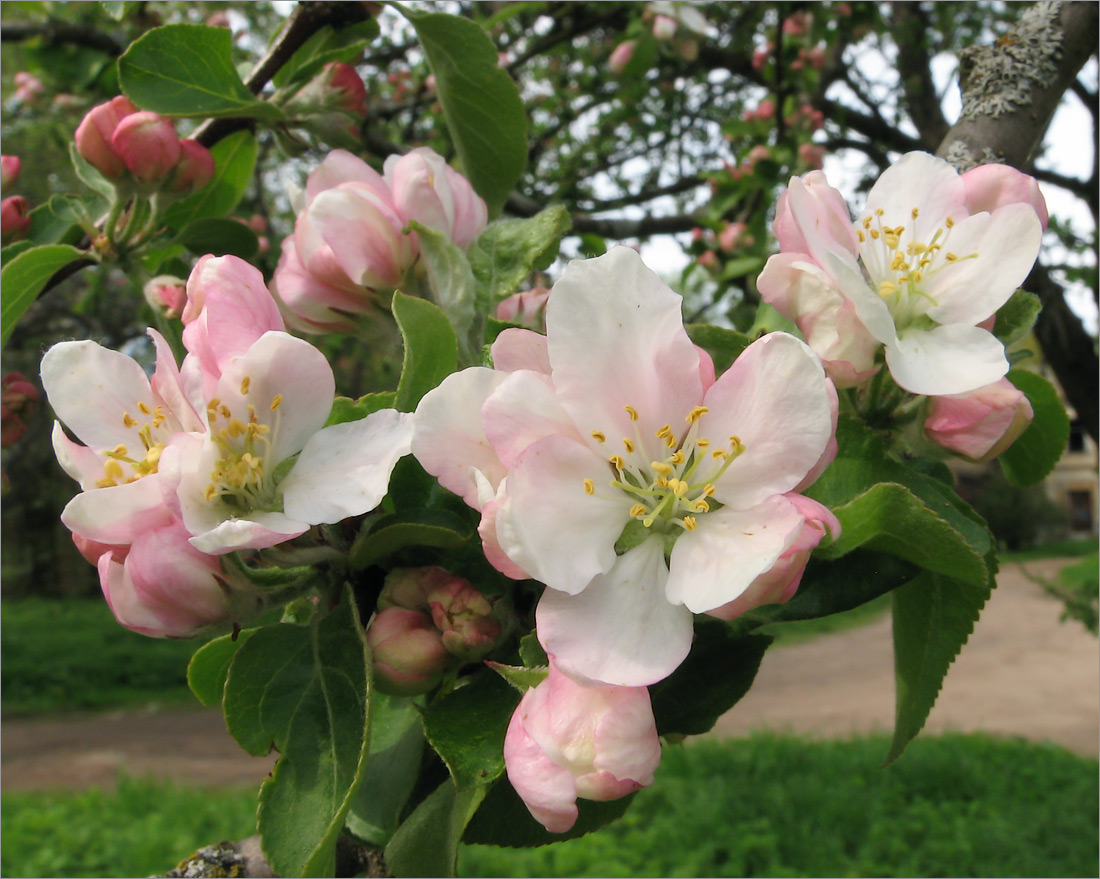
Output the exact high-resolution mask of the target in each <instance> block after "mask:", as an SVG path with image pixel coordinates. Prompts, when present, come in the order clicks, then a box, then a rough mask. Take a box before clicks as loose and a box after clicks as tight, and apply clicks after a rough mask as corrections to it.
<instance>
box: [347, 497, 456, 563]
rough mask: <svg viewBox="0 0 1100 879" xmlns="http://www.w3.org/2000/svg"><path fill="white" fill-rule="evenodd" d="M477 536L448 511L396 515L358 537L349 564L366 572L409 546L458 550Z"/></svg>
mask: <svg viewBox="0 0 1100 879" xmlns="http://www.w3.org/2000/svg"><path fill="white" fill-rule="evenodd" d="M473 536H474V532H473V529H472V528H470V526H469V525H467V524H466V523H465V522H464V521H463V520H462V519H460V518H459V517H458V516H456V515H455V514H454V513H451V512H448V511H447V510H424V509H422V510H413V511H411V512H408V513H394V514H393V515H391V516H386V517H385V518H382V519H378V520H377V521H374V522H372V523H371V530H370V532H369V533H366V534H360V535H359V537H357V538H356V540H355V543H354V544H352V547H351V551H350V552H349V553H348V564H349V565H351V567H352V568H353V569H355V570H362V569H363V568H366V567H369V566H370V565H373V564H375V563H377V562H379V561H381V560H382V559H384V558H385V557H386V556H388V555H392V554H393V553H395V552H397V551H398V550H400V549H404V548H405V547H409V546H434V547H437V548H439V549H457V548H458V547H460V546H462V545H463V544H464V543H466V541H468V540H470V539H472V538H473Z"/></svg>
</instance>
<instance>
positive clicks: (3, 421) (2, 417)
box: [0, 372, 39, 448]
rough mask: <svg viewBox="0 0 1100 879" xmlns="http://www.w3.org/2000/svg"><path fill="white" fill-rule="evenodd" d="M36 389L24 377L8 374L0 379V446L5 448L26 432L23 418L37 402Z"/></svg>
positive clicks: (18, 374) (17, 374) (14, 373)
mask: <svg viewBox="0 0 1100 879" xmlns="http://www.w3.org/2000/svg"><path fill="white" fill-rule="evenodd" d="M38 397H39V393H38V388H36V387H35V386H34V385H33V384H31V383H30V382H29V381H28V380H27V377H26V376H25V375H23V374H22V373H19V372H9V373H8V374H7V375H5V376H4V378H3V379H0V446H2V447H4V448H7V447H8V446H10V445H12V444H13V443H16V442H18V441H19V440H20V439H21V438H22V437H23V434H25V433H26V432H27V425H26V423H25V422H24V421H23V418H24V417H26V416H29V415H30V413H31V411H32V410H33V406H34V403H36V402H37V401H38Z"/></svg>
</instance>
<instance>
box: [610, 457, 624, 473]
mask: <svg viewBox="0 0 1100 879" xmlns="http://www.w3.org/2000/svg"><path fill="white" fill-rule="evenodd" d="M607 460H608V461H610V462H611V466H612V467H614V468H615V469H616V470H622V469H623V468H624V467H626V461H624V460H623V459H622V457H621V456H619V455H612V456H611V457H610V458H608V459H607Z"/></svg>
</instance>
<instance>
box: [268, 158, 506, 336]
mask: <svg viewBox="0 0 1100 879" xmlns="http://www.w3.org/2000/svg"><path fill="white" fill-rule="evenodd" d="M383 172H384V173H383V174H379V173H378V172H377V171H375V170H374V169H373V168H371V167H370V166H369V165H368V164H367V163H366V162H364V161H363V160H362V159H359V158H357V157H356V156H354V155H352V154H351V153H349V152H347V151H345V150H333V151H332V152H331V153H329V155H328V156H327V157H326V158H325V160H324V161H323V162H322V163H321V165H320V167H318V168H317V169H316V170H315V171H314V172H313V173H312V174H310V176H309V179H308V181H307V182H306V188H305V192H304V193H303V194H302V196H303V197H302V198H301V199H300V201H299V203H298V205H296V209H297V210H298V219H297V221H296V222H295V226H294V233H293V234H292V235H290V236H289V237H288V238H286V239H285V240H284V241H283V247H282V255H281V257H280V259H279V265H278V267H277V268H276V269H275V276H274V278H273V279H272V290H273V292H274V293H275V294H276V296H277V297H278V298H279V299H280V300H281V301H282V303H283V304H284V306H285V307H286V309H287V311H288V312H289V313H290V315H291V317H292V320H293V321H294V323H295V325H296V326H297V327H298V328H299V329H301V330H304V331H305V332H314V333H320V332H331V331H344V330H348V329H351V328H352V327H353V326H354V325H355V319H356V318H357V317H358V316H359V315H362V314H364V313H365V312H368V311H370V310H371V309H373V308H374V307H375V302H376V299H377V296H376V293H377V292H378V291H388V290H392V289H393V288H395V287H396V286H397V285H398V284H399V283H401V281H402V279H403V278H404V277H405V275H406V273H407V272H408V271H409V270H410V269H412V267H413V266H414V265H415V264H416V262H417V259H418V258H419V241H418V238H417V236H416V235H415V234H406V231H405V230H406V227H407V226H408V225H409V223H410V222H413V221H415V222H417V223H420V224H422V225H424V226H428V227H430V228H432V229H436V230H438V231H440V232H442V233H443V234H444V235H446V236H447V237H448V238H450V239H451V240H452V241H453V242H454V243H455V244H457V245H458V246H459V247H460V248H463V249H465V248H467V247H469V246H470V244H471V243H472V242H473V240H474V239H475V238H476V237H477V236H478V235H479V234H480V233H481V230H482V229H484V228H485V225H486V223H487V222H488V219H489V213H488V209H487V207H486V205H485V202H484V201H483V200H482V199H481V198H480V196H478V194H477V193H476V192H474V189H473V187H472V186H471V185H470V183H469V181H468V180H466V178H465V177H463V176H462V175H461V174H459V173H458V172H457V171H455V170H454V169H453V168H452V167H450V165H448V164H447V163H446V162H445V161H444V159H443V157H442V156H440V155H439V154H438V153H436V152H435V151H434V150H431V149H429V148H427V147H420V148H418V149H415V150H413V151H412V152H410V153H408V154H406V155H404V156H390V157H389V158H388V159H386V162H385V165H384V166H383Z"/></svg>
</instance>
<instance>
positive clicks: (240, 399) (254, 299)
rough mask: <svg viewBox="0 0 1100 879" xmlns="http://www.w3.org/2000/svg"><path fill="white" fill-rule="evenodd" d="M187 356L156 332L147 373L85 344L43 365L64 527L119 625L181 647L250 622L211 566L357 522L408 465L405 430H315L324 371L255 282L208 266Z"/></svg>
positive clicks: (243, 272)
mask: <svg viewBox="0 0 1100 879" xmlns="http://www.w3.org/2000/svg"><path fill="white" fill-rule="evenodd" d="M182 317H183V321H184V324H185V327H184V332H183V341H184V345H185V347H186V348H187V351H188V354H187V357H186V358H185V359H184V361H183V364H182V366H180V367H179V368H177V367H176V364H175V361H174V360H173V358H172V355H171V352H170V350H169V348H168V345H167V343H166V342H165V341H164V340H163V339H162V338H161V337H160V336H159V334H157V333H156V332H155V331H154V330H150V331H149V334H150V335H151V336H152V338H153V342H154V344H155V346H156V351H157V359H156V371H155V372H154V373H153V376H152V379H149V378H147V377H146V375H145V373H144V372H143V371H142V368H141V366H140V365H139V364H138V363H137V362H136V361H134V360H132V359H131V358H129V357H127V356H125V355H123V354H120V353H118V352H115V351H111V350H108V349H106V348H103V347H101V346H100V345H98V344H96V343H94V342H90V341H83V342H62V343H60V344H58V345H55V346H54V347H52V348H51V349H50V350H49V351H48V352H47V353H46V356H45V357H44V358H43V360H42V383H43V386H44V388H45V390H46V394H47V397H48V398H49V401H50V405H51V406H52V407H53V409H54V411H55V413H56V414H57V416H58V418H59V419H60V421H61V422H63V423H64V424H65V425H66V426H67V427H68V428H69V429H70V430H71V431H72V432H73V434H75V436H76V437H77V439H79V440H80V441H81V442H80V443H77V442H74V441H73V440H72V439H70V438H69V436H68V435H67V434H66V433H65V431H64V430H63V429H62V427H61V424H60V423H59V424H57V425H55V429H54V448H55V451H56V453H57V457H58V460H59V461H60V462H61V464H62V466H63V467H64V469H65V470H66V472H68V473H69V475H71V476H72V477H73V478H74V479H76V480H77V481H78V482H79V483H80V486H81V489H82V491H81V493H80V494H78V495H77V496H76V497H75V498H73V500H72V501H70V502H69V504H68V505H67V506H66V507H65V510H64V512H63V513H62V521H63V522H64V523H65V525H66V526H67V527H68V528H69V529H70V530H71V531H72V532H73V538H74V540H75V542H76V544H77V546H78V547H79V548H80V550H81V552H82V553H83V554H84V555H85V557H86V558H88V559H89V561H91V562H93V563H94V564H95V565H96V566H97V567H98V569H99V574H100V583H101V586H102V588H103V592H104V595H105V596H106V598H107V601H108V603H109V604H110V605H111V608H112V610H113V611H114V613H115V616H116V617H117V618H118V620H119V622H121V623H122V624H123V625H125V626H127V627H128V628H132V629H135V630H137V631H141V632H144V633H146V634H150V635H158V636H172V637H186V636H190V635H194V634H196V633H198V632H200V631H203V630H205V629H206V628H208V627H210V626H212V625H219V624H222V625H224V624H226V623H230V622H237V621H239V620H245V619H248V618H249V617H251V616H253V615H254V614H255V613H256V612H257V611H258V610H259V609H260V606H261V596H260V594H259V593H258V591H257V590H255V589H253V588H251V587H250V586H249V584H248V582H247V581H243V582H242V580H241V579H240V578H234V576H233V573H232V572H231V571H230V570H229V569H228V568H226V567H224V566H223V565H222V564H221V561H220V559H219V556H222V555H224V554H226V553H229V552H233V551H236V550H249V549H251V550H255V549H261V548H264V547H269V546H274V545H276V544H279V543H283V542H284V541H288V540H291V539H293V538H295V537H298V536H299V535H302V534H304V533H305V532H306V531H307V530H308V529H309V528H310V527H311V526H313V525H318V524H324V523H335V522H339V521H342V520H343V519H345V518H348V517H350V516H355V515H359V514H361V513H365V512H367V511H369V510H371V509H373V508H374V507H375V506H377V504H378V502H379V501H380V500H381V499H382V497H383V496H384V495H385V493H386V490H387V486H388V483H389V476H390V472H391V470H392V469H393V466H394V464H395V463H396V461H397V460H398V458H400V457H401V456H402V455H403V454H405V453H406V452H407V451H408V448H409V443H410V440H411V425H410V424H409V421H408V418H407V416H404V415H401V414H399V413H397V412H395V411H393V410H382V411H380V412H376V413H374V414H372V415H370V416H369V417H367V418H365V419H363V420H361V421H354V422H349V423H345V424H336V425H332V426H329V427H325V422H326V420H327V418H328V415H329V411H330V410H331V408H332V401H333V398H334V392H335V385H334V381H333V376H332V369H331V367H330V366H329V364H328V361H327V360H326V359H325V356H324V355H323V354H322V353H321V352H320V351H318V350H317V349H316V348H314V347H313V346H312V345H310V344H309V343H308V342H304V341H302V340H301V339H296V338H294V337H293V336H290V335H288V334H287V333H286V332H285V331H284V326H283V321H282V318H281V316H280V315H279V311H278V309H277V307H276V305H275V302H274V300H273V299H272V298H271V296H270V294H269V293H268V291H267V289H266V288H265V287H264V282H263V276H262V275H261V274H260V273H259V271H257V270H256V269H254V268H252V267H251V266H250V265H248V264H247V263H245V262H243V261H241V260H238V259H236V258H235V257H221V258H213V257H205V258H204V259H203V260H201V261H200V262H199V264H198V265H197V266H196V267H195V269H194V271H193V272H192V273H191V276H190V278H189V280H188V282H187V304H186V306H185V308H184V310H183V315H182Z"/></svg>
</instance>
